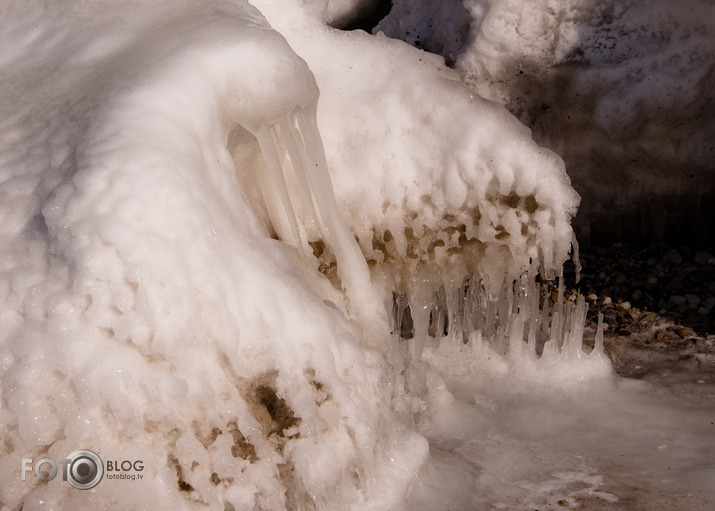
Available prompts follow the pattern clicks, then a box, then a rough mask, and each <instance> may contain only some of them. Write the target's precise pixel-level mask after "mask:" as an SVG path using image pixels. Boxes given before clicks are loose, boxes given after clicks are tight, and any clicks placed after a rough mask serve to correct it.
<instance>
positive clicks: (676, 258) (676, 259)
mask: <svg viewBox="0 0 715 511" xmlns="http://www.w3.org/2000/svg"><path fill="white" fill-rule="evenodd" d="M661 259H662V260H663V261H665V262H666V263H670V264H682V263H683V258H682V257H681V255H680V254H679V253H678V251H677V250H675V249H672V250H668V251H667V252H666V253H665V254H663V257H662V258H661Z"/></svg>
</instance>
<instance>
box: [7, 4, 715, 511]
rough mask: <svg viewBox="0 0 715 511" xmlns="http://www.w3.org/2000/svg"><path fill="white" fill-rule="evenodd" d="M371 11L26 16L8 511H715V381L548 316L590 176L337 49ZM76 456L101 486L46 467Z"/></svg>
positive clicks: (12, 259) (181, 7)
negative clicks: (664, 367) (96, 463)
mask: <svg viewBox="0 0 715 511" xmlns="http://www.w3.org/2000/svg"><path fill="white" fill-rule="evenodd" d="M369 3H370V2H362V1H355V2H351V1H348V0H346V1H343V2H335V3H330V4H329V5H326V2H319V1H315V2H301V1H291V2H272V1H269V0H260V1H256V2H254V3H253V5H251V4H249V3H247V2H244V1H242V0H233V1H230V2H217V1H214V0H203V1H199V0H196V1H192V0H181V1H179V2H175V1H169V0H152V1H149V2H147V1H138V0H136V1H131V2H123V3H122V5H116V3H115V2H93V1H86V2H84V1H80V2H77V1H66V2H49V3H48V2H42V1H39V0H38V1H23V2H15V1H10V0H8V1H4V2H3V3H2V4H0V12H1V13H2V18H3V24H2V26H1V27H0V40H2V41H3V43H4V44H3V48H4V49H3V50H2V52H1V53H0V55H1V56H0V66H1V67H2V75H1V76H2V80H1V81H0V98H1V99H0V133H1V134H2V136H0V144H1V147H2V150H0V219H2V222H0V233H1V234H0V239H2V245H0V322H1V324H2V328H1V329H0V382H1V385H0V428H1V429H0V431H1V432H2V442H0V453H2V456H1V457H0V481H1V482H2V484H0V509H2V510H5V509H7V510H19V509H22V510H24V511H29V510H37V509H70V508H77V507H79V508H90V507H91V508H92V509H115V508H122V509H146V508H152V509H169V508H176V509H224V510H244V509H245V510H252V509H265V510H277V509H306V510H307V509H324V510H337V509H355V510H359V509H365V510H368V509H369V510H399V509H410V510H412V509H425V510H436V509H451V510H456V509H462V510H471V509H480V510H481V509H541V508H548V507H549V506H551V507H553V508H557V507H579V506H580V507H582V508H585V509H589V506H591V507H590V508H592V509H629V508H631V506H630V505H629V502H636V503H638V505H641V504H642V503H646V504H647V506H646V507H648V508H649V509H655V508H654V507H652V506H651V504H652V503H661V504H662V505H664V506H667V508H668V509H671V508H673V505H674V504H675V503H680V502H683V501H684V500H687V502H688V506H689V507H687V508H688V509H700V508H702V509H706V508H707V507H708V505H709V504H711V503H712V502H713V489H712V488H710V486H709V485H708V484H707V481H710V480H712V477H713V475H714V473H715V467H714V466H713V464H712V445H711V444H712V442H711V439H712V433H713V425H712V424H713V422H712V420H713V410H714V409H715V406H714V405H715V402H714V400H715V392H713V391H712V382H705V383H706V384H704V385H700V386H699V387H698V390H699V392H693V393H691V394H689V395H686V396H685V397H679V396H680V394H679V395H678V396H676V395H675V393H674V392H673V390H672V389H671V388H669V387H668V386H666V385H663V384H662V383H661V382H658V381H654V382H636V381H630V380H623V379H620V378H618V377H616V376H615V374H614V372H613V370H612V367H611V363H610V361H609V360H608V358H607V357H606V356H605V355H604V353H603V330H602V328H599V329H598V331H597V332H595V338H594V339H593V342H589V343H588V346H585V345H584V344H583V342H582V339H583V337H584V320H585V314H586V307H587V305H586V304H585V302H584V300H583V298H579V299H576V300H574V301H569V300H567V299H566V298H564V296H563V290H562V289H560V290H559V292H558V294H557V296H556V298H555V299H552V297H551V295H547V296H543V295H542V294H541V293H540V289H539V287H538V281H539V279H543V278H551V277H554V276H557V275H558V274H559V273H560V271H561V267H562V264H563V263H564V261H565V260H567V259H568V258H569V257H573V258H574V259H575V260H576V262H577V261H578V245H577V243H576V240H575V237H574V235H573V231H572V228H571V221H572V219H573V217H574V215H575V214H576V211H577V208H578V204H579V195H578V194H577V193H576V192H575V191H574V189H573V188H572V186H571V184H570V179H569V177H568V175H567V170H566V167H565V165H564V163H563V161H562V159H561V158H560V157H559V156H558V155H557V154H556V153H554V152H552V151H551V150H549V149H546V148H544V147H541V146H539V145H538V144H536V143H535V142H534V141H533V139H532V137H531V132H530V130H529V129H528V128H526V127H525V126H524V125H523V124H522V123H521V122H520V121H519V120H518V119H517V118H516V117H514V116H513V115H511V114H510V113H509V112H508V110H507V109H506V108H505V107H504V106H501V105H499V104H497V103H495V102H493V101H491V100H488V99H484V98H483V97H481V96H480V95H477V94H476V93H475V92H474V90H472V89H470V88H469V87H468V86H467V85H465V84H464V83H463V81H462V76H461V75H460V74H459V73H458V72H456V71H454V70H452V69H450V68H449V67H447V66H446V65H445V62H444V60H443V59H442V58H441V57H439V56H436V55H433V54H429V53H425V52H422V51H420V50H417V49H415V48H413V47H411V46H409V45H407V44H404V43H403V42H401V41H397V40H395V39H391V38H388V37H386V36H385V35H370V34H367V33H365V32H360V31H355V32H344V31H340V30H338V29H336V28H332V27H331V26H330V23H334V22H335V20H336V19H338V18H339V17H340V16H343V17H344V19H348V18H350V16H351V12H353V9H364V8H368V7H369V5H368V4H369ZM264 16H265V17H264ZM532 22H533V23H537V22H538V19H537V20H536V21H533V20H532ZM552 302H554V303H552ZM591 333H593V332H591ZM686 378H687V377H686ZM703 381H705V380H703ZM78 449H89V450H92V451H94V452H95V453H97V454H98V455H99V456H100V457H101V458H102V460H104V462H106V466H105V475H104V480H102V481H101V482H100V483H99V484H97V485H96V486H94V487H93V488H91V489H89V490H79V489H77V488H75V487H73V486H72V485H70V484H68V482H67V481H64V480H62V479H63V477H62V467H60V469H59V472H58V475H57V477H56V478H54V479H52V480H49V481H45V480H43V477H45V475H43V474H44V473H43V472H42V471H40V470H39V469H37V470H34V469H35V464H36V463H38V462H39V461H40V460H54V461H55V462H56V463H57V464H58V466H59V464H60V463H61V461H62V460H63V459H65V458H66V457H67V456H68V455H69V454H70V453H72V452H73V451H76V450H78ZM28 460H31V461H30V466H31V468H30V469H29V470H28V473H25V465H26V463H25V462H26V461H28ZM139 460H140V461H141V464H137V461H139ZM123 461H128V462H131V463H130V464H129V465H126V466H127V467H128V468H126V469H125V468H122V469H121V470H117V469H116V467H117V466H119V467H124V465H123V464H122V462H123ZM138 466H141V467H142V468H141V469H137V467H138ZM112 467H113V468H112ZM120 476H124V477H120ZM139 476H141V477H139ZM45 478H46V477H45ZM65 479H66V474H65ZM629 499H630V500H629ZM633 499H636V500H633ZM639 499H640V500H639ZM669 499H670V500H669ZM698 506H700V507H698Z"/></svg>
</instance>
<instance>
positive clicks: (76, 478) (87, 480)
mask: <svg viewBox="0 0 715 511" xmlns="http://www.w3.org/2000/svg"><path fill="white" fill-rule="evenodd" d="M67 459H68V460H69V465H68V467H67V482H68V483H70V484H71V485H72V486H74V487H75V488H77V489H78V490H89V489H90V488H94V487H95V486H97V485H98V484H99V481H101V480H102V476H103V475H104V464H103V463H102V458H100V457H99V456H98V455H97V453H94V452H92V451H90V450H88V449H78V450H76V451H74V452H73V453H72V454H70V455H69V456H67Z"/></svg>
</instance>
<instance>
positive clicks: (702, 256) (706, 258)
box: [695, 250, 713, 266]
mask: <svg viewBox="0 0 715 511" xmlns="http://www.w3.org/2000/svg"><path fill="white" fill-rule="evenodd" d="M711 259H713V255H712V254H711V253H710V252H704V251H702V250H701V251H699V252H698V253H697V254H695V262H696V263H697V264H699V265H701V266H704V265H706V264H710V260H711Z"/></svg>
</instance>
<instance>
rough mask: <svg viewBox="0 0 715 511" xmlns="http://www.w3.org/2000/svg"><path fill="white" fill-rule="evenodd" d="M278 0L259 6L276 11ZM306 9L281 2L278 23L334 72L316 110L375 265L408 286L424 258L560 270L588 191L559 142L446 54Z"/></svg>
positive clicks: (438, 263)
mask: <svg viewBox="0 0 715 511" xmlns="http://www.w3.org/2000/svg"><path fill="white" fill-rule="evenodd" d="M269 4H270V3H266V5H263V4H261V3H259V6H260V8H261V9H262V10H263V11H264V13H265V14H266V15H267V16H268V18H269V19H271V14H272V12H273V10H274V9H275V7H271V5H269ZM282 9H283V8H282ZM282 9H281V11H280V13H281V14H282ZM296 18H297V19H300V22H298V23H293V22H290V23H286V22H284V21H282V16H280V15H279V13H278V12H277V13H276V14H275V20H274V21H273V23H274V25H275V26H276V27H277V28H278V30H279V31H281V33H283V34H284V35H285V36H286V37H287V38H288V39H289V41H290V42H291V45H292V46H294V47H295V48H296V49H297V51H298V52H299V53H300V55H301V56H302V57H303V58H305V59H306V61H307V62H308V64H309V66H310V68H311V70H313V72H314V73H315V75H316V79H317V81H318V85H321V82H325V83H326V86H325V87H322V88H321V90H322V95H321V103H320V104H321V107H320V111H319V115H318V121H319V126H320V130H321V133H322V134H323V139H324V142H325V147H326V154H327V157H328V160H329V161H330V168H331V171H332V178H333V184H334V187H335V194H336V197H337V198H338V200H339V201H340V202H341V203H344V204H345V207H346V211H347V213H346V219H347V222H348V224H349V226H350V229H351V230H352V232H353V233H354V234H355V235H356V236H357V237H358V239H359V242H360V247H361V249H362V251H363V253H364V254H365V257H366V259H367V260H368V263H369V264H370V265H371V267H372V268H373V272H378V273H380V272H381V273H382V274H383V275H385V278H388V279H394V280H396V281H397V285H398V286H400V285H406V282H409V281H413V280H414V277H415V276H416V275H419V274H420V272H421V270H422V268H423V267H429V268H431V269H430V270H428V272H431V273H434V272H435V268H448V267H450V266H453V265H457V266H460V268H459V271H455V274H456V273H459V274H460V275H459V277H460V278H461V277H462V276H464V275H466V274H467V273H468V272H469V271H474V272H476V273H479V274H480V275H482V276H484V278H486V279H490V282H491V284H490V285H492V284H493V285H494V286H495V287H498V286H500V285H501V281H502V280H503V278H505V277H509V278H512V279H514V278H517V277H519V276H520V275H521V274H522V273H523V272H525V271H527V270H529V269H534V268H542V269H545V270H548V271H550V272H552V273H556V274H558V272H559V270H560V267H561V264H562V263H563V261H564V260H565V259H567V258H568V254H569V252H570V251H571V241H572V231H571V227H570V220H571V218H572V216H573V215H574V214H575V213H576V208H577V207H578V202H579V197H578V195H577V194H576V192H575V191H574V190H573V189H572V188H571V187H570V181H569V178H568V176H567V174H566V171H565V168H564V165H563V161H562V160H561V159H560V158H559V157H558V156H557V155H556V154H554V153H553V152H551V151H549V150H547V149H544V148H542V147H539V146H538V145H536V144H535V143H534V142H533V140H532V139H531V134H530V131H529V130H528V129H527V128H525V127H523V126H522V125H520V123H519V122H518V121H517V120H516V119H515V118H514V117H513V116H512V115H510V114H509V113H508V112H507V111H506V109H504V108H503V107H501V106H499V105H497V104H495V103H492V102H490V101H486V100H484V99H482V98H480V97H478V96H476V95H474V94H473V93H470V91H469V90H468V89H467V88H465V87H464V86H462V85H461V84H460V82H459V76H458V75H457V74H456V73H454V72H452V71H451V70H449V69H447V68H446V67H445V66H444V65H443V63H441V61H440V59H439V58H437V57H435V56H432V55H429V54H424V53H421V52H415V51H414V50H413V49H412V48H410V47H408V46H406V45H404V44H402V43H401V42H398V41H394V40H390V39H387V38H384V37H377V38H374V37H370V36H368V35H367V34H364V33H362V32H359V31H355V32H350V33H341V32H337V31H330V32H327V33H326V30H325V28H324V26H323V25H322V23H323V19H322V18H320V17H318V16H308V15H306V14H305V13H303V12H296V13H293V14H292V16H291V18H290V19H291V20H293V19H296ZM306 25H308V26H310V25H314V29H315V32H317V33H320V38H316V37H314V36H313V35H311V32H309V31H308V32H306V31H305V26H306ZM294 26H298V27H300V30H297V29H295V28H293V27H294ZM306 34H307V35H306ZM325 46H329V47H333V48H340V54H341V59H334V58H333V57H334V54H332V53H329V52H325V50H324V47H325ZM376 60H377V61H378V62H380V65H379V66H376V65H375V61H376ZM328 84H329V86H327V85H328ZM345 117H348V118H350V119H351V122H350V123H343V122H341V119H343V118H345ZM437 133H439V140H440V142H438V143H437V142H436V140H437V139H436V138H435V134H437Z"/></svg>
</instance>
